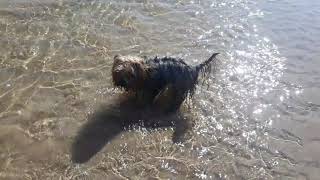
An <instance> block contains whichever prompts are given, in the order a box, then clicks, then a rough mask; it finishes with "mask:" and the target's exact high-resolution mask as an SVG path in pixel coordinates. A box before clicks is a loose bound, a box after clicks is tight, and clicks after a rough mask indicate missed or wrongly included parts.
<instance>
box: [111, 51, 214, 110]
mask: <svg viewBox="0 0 320 180" xmlns="http://www.w3.org/2000/svg"><path fill="white" fill-rule="evenodd" d="M218 54H219V53H214V54H213V55H212V56H211V57H210V58H209V59H208V60H206V61H204V62H202V63H201V64H199V65H197V66H189V65H188V64H186V63H185V62H184V61H183V60H182V59H176V58H171V57H164V58H158V57H155V58H151V59H148V58H142V57H136V56H121V55H116V56H115V57H114V62H113V67H112V79H113V84H114V86H116V87H119V88H121V89H124V90H125V91H128V92H131V93H134V94H135V96H136V98H137V101H138V102H140V103H141V102H142V104H143V105H145V106H153V107H157V108H161V109H162V110H164V111H166V112H174V111H176V110H177V109H179V107H180V106H181V104H182V103H183V101H184V100H185V99H186V97H188V95H190V96H192V95H193V94H194V91H195V88H196V85H197V84H198V82H199V75H202V77H203V78H206V76H207V74H208V73H209V72H210V71H211V67H212V62H215V61H214V59H216V56H217V55H218Z"/></svg>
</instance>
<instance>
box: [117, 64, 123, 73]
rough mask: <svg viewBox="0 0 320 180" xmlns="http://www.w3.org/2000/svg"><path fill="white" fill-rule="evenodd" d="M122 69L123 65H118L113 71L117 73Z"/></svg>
mask: <svg viewBox="0 0 320 180" xmlns="http://www.w3.org/2000/svg"><path fill="white" fill-rule="evenodd" d="M123 68H124V67H123V65H119V66H118V67H117V68H116V69H115V71H117V72H119V71H122V70H123Z"/></svg>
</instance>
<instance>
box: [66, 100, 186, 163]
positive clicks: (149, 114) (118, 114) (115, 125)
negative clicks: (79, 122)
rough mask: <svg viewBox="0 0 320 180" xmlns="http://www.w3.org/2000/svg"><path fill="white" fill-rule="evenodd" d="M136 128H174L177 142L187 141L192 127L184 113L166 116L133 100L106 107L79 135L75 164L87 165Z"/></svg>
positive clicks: (75, 144) (73, 150)
mask: <svg viewBox="0 0 320 180" xmlns="http://www.w3.org/2000/svg"><path fill="white" fill-rule="evenodd" d="M133 126H140V127H145V128H147V129H155V128H164V127H173V128H174V133H173V136H172V140H173V142H175V143H177V142H181V141H183V139H184V137H185V135H186V132H187V131H188V129H190V128H191V125H190V124H189V120H188V118H187V117H186V116H185V115H183V113H181V112H175V113H163V112H159V111H157V110H154V109H152V108H150V107H141V106H138V105H137V104H136V103H135V102H134V101H133V100H132V99H130V98H127V99H125V100H121V101H120V102H118V103H117V104H114V105H108V106H105V107H103V108H101V109H99V110H98V111H96V112H95V113H93V114H92V115H91V116H90V117H89V119H88V122H87V123H86V124H84V125H83V126H82V127H81V129H80V131H79V132H78V134H77V136H76V137H75V140H74V142H73V144H72V146H71V155H72V161H73V162H74V163H85V162H87V161H88V160H90V159H91V158H92V157H93V156H94V155H95V154H96V153H98V152H99V151H100V150H101V149H102V148H103V147H104V146H105V145H106V144H107V143H108V142H110V141H111V140H112V139H113V138H114V137H116V136H117V135H119V134H121V132H123V131H126V130H128V129H130V128H131V127H133Z"/></svg>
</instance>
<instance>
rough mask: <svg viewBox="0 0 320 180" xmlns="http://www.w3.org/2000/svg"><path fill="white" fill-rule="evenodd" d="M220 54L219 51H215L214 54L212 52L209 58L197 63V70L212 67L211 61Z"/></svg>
mask: <svg viewBox="0 0 320 180" xmlns="http://www.w3.org/2000/svg"><path fill="white" fill-rule="evenodd" d="M218 54H219V53H214V54H212V56H211V57H210V58H209V59H208V60H206V61H204V62H202V63H201V64H199V65H197V66H196V67H195V69H196V71H197V72H200V71H203V70H204V69H208V68H209V69H211V68H210V67H211V62H212V61H213V60H215V59H216V56H217V55H218Z"/></svg>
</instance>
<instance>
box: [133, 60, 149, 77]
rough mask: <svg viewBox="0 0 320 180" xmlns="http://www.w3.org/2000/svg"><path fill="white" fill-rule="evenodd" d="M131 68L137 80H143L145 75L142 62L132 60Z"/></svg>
mask: <svg viewBox="0 0 320 180" xmlns="http://www.w3.org/2000/svg"><path fill="white" fill-rule="evenodd" d="M133 68H134V72H135V76H136V77H137V78H138V81H144V80H145V79H146V76H147V73H146V69H145V67H144V64H142V63H141V62H134V64H133Z"/></svg>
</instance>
